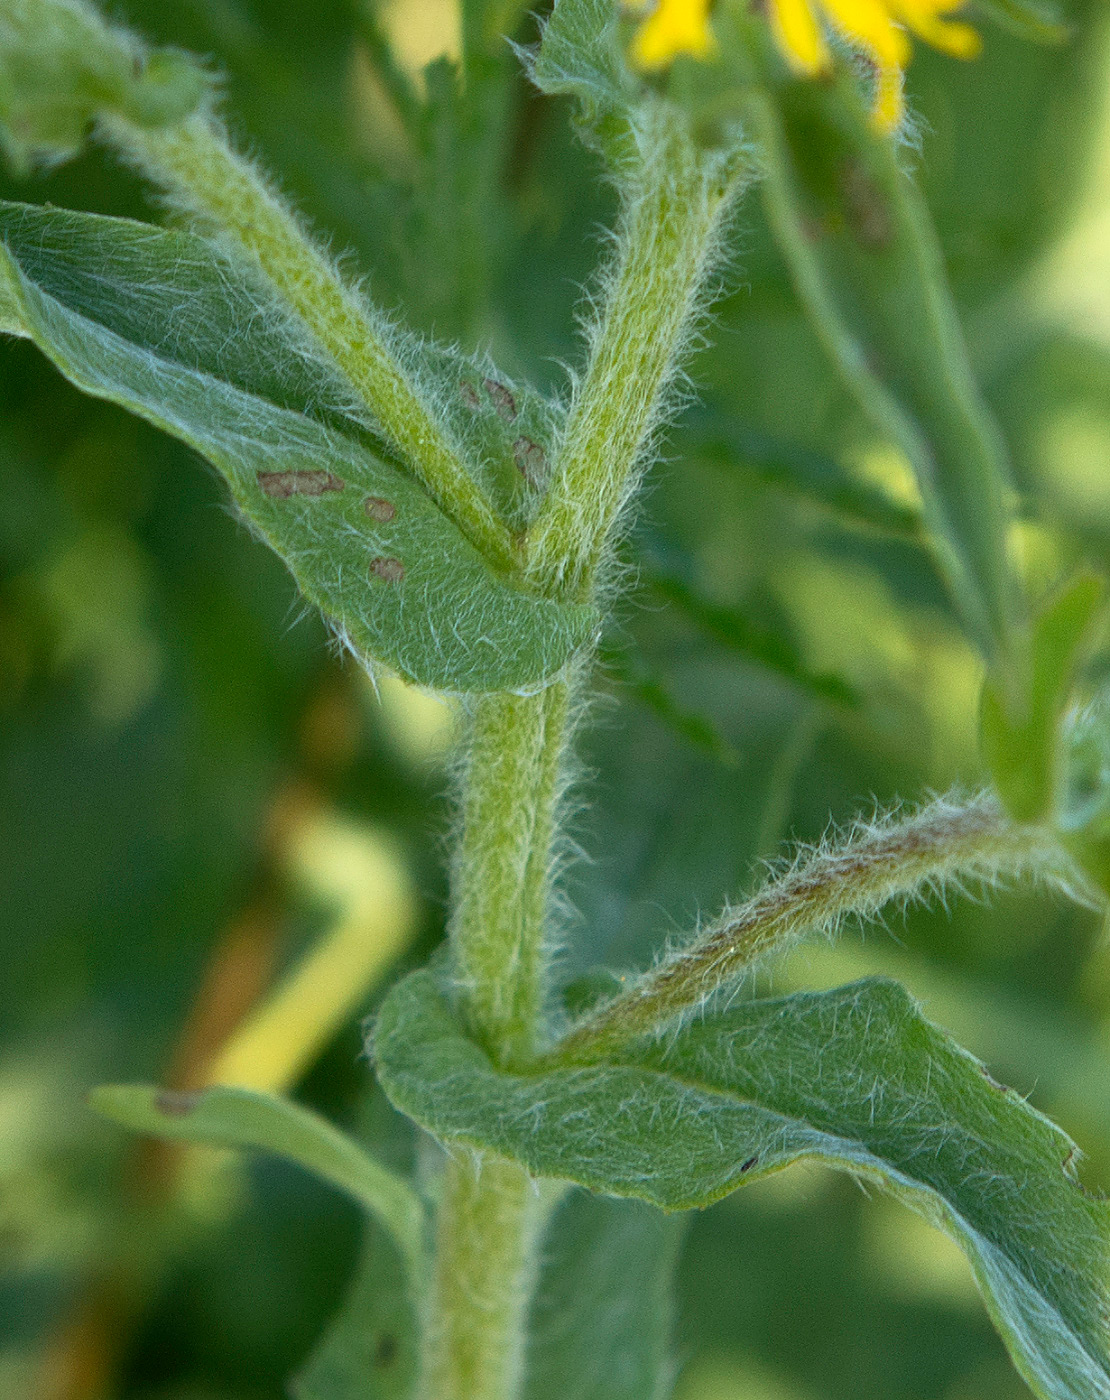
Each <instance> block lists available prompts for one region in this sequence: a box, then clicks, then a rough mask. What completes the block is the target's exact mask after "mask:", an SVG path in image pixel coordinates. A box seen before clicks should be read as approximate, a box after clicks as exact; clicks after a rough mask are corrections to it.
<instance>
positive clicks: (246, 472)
mask: <svg viewBox="0 0 1110 1400" xmlns="http://www.w3.org/2000/svg"><path fill="white" fill-rule="evenodd" d="M0 240H2V244H0V330H4V331H7V332H9V333H11V334H16V335H22V336H27V337H29V338H30V339H31V340H33V341H34V342H35V343H36V344H37V345H38V346H39V348H40V349H41V350H43V351H44V352H45V354H46V355H48V356H49V358H50V359H51V360H52V361H53V362H54V364H55V365H56V366H57V367H58V368H59V369H60V370H61V372H62V373H63V374H64V375H65V376H66V377H67V378H68V379H70V380H71V381H72V382H73V383H74V384H75V385H76V386H77V387H78V388H80V389H82V390H84V391H85V392H86V393H89V394H92V395H94V396H95V397H97V398H102V399H107V400H110V401H111V402H114V403H118V404H121V405H123V406H124V407H125V408H128V409H130V410H131V411H133V412H135V413H137V414H139V415H140V416H141V417H143V418H146V419H147V420H148V421H149V422H151V423H153V424H155V425H156V426H158V427H160V428H162V429H164V430H165V431H166V432H168V433H170V434H172V435H173V436H174V437H177V438H180V439H181V440H182V441H184V442H186V443H188V444H189V445H190V446H191V447H193V448H194V449H195V450H196V451H197V452H199V453H200V454H201V455H202V456H204V457H206V458H207V459H208V460H209V461H210V462H211V463H212V464H213V465H214V466H216V467H217V468H218V469H219V471H220V472H221V473H222V474H223V476H224V477H225V478H226V480H227V482H228V485H229V486H230V488H231V493H232V496H233V497H234V499H235V502H236V505H237V506H238V507H239V510H240V511H241V513H242V515H243V517H244V519H245V520H246V521H247V522H248V523H249V524H250V526H251V527H252V529H253V530H254V532H255V533H256V534H258V535H260V536H261V537H262V538H263V539H264V540H265V541H266V543H267V544H269V545H270V546H271V547H272V548H273V549H274V550H275V551H276V552H277V553H278V554H279V555H280V556H281V558H282V559H283V560H284V561H285V562H286V564H287V565H288V567H289V569H290V570H291V572H292V574H293V576H294V578H295V579H296V581H297V583H298V585H299V586H300V589H301V591H302V592H303V593H304V595H305V597H306V598H308V599H309V601H310V602H312V603H314V604H315V605H316V606H317V607H319V608H320V610H321V611H322V612H323V614H324V615H325V617H327V618H328V619H329V620H330V621H331V623H332V624H333V626H334V627H335V628H336V630H337V632H338V633H339V635H340V636H341V637H342V638H343V639H344V641H346V642H347V643H349V644H350V646H351V647H352V648H353V650H354V651H355V652H356V653H358V654H359V655H360V656H362V657H364V658H370V659H373V660H377V661H381V662H384V663H385V664H386V665H387V666H389V667H391V668H392V669H394V670H395V671H397V672H398V673H399V674H400V675H401V676H403V677H404V678H406V679H408V680H411V681H414V682H417V683H418V684H421V685H426V686H431V687H435V688H438V689H443V690H453V691H491V690H517V689H525V688H528V687H531V686H536V685H540V684H542V683H543V682H545V681H546V680H549V679H550V678H552V677H553V676H554V675H556V674H557V673H558V672H559V671H560V670H561V669H562V667H563V666H564V665H565V664H566V662H567V660H568V658H569V656H570V655H571V653H572V652H573V651H575V650H576V649H577V648H578V647H580V646H582V645H583V644H584V643H586V642H588V641H589V639H590V637H591V635H592V633H593V631H594V627H595V622H594V614H593V610H592V609H589V608H585V607H579V606H574V605H561V604H557V603H555V602H552V601H551V600H549V599H546V598H541V597H537V596H535V595H533V594H531V593H528V592H525V591H524V590H523V589H521V588H518V587H516V586H514V585H513V584H512V583H511V582H510V581H509V580H507V579H506V578H504V577H502V576H501V575H499V574H498V573H497V572H496V571H495V570H494V569H493V568H492V567H491V566H490V564H489V563H488V562H487V561H486V559H485V558H484V557H483V555H482V554H481V553H480V552H479V551H478V550H477V549H476V548H475V547H474V546H473V545H472V544H471V543H470V541H469V540H468V539H467V538H466V536H465V535H464V534H463V533H462V532H461V531H460V530H459V529H458V527H457V526H456V525H455V524H454V523H453V521H451V520H450V519H449V518H448V517H447V516H446V515H445V514H444V512H443V511H442V510H440V509H439V507H438V506H437V505H436V504H435V503H434V502H433V501H432V500H431V498H430V497H429V496H428V495H427V493H426V492H425V491H424V490H423V488H422V487H421V486H420V485H419V484H418V483H417V482H416V481H415V480H414V479H413V478H412V477H410V476H409V475H408V474H407V472H406V471H405V470H404V469H403V467H401V466H399V465H398V464H396V463H395V462H393V461H391V460H389V458H388V456H387V455H386V453H385V451H384V449H383V447H382V445H381V444H380V443H379V442H377V441H376V440H375V438H374V436H373V433H372V431H371V430H370V429H369V428H368V427H367V426H364V425H362V424H360V423H359V422H357V421H356V419H355V418H354V417H353V416H351V413H352V410H351V405H350V402H349V400H350V395H349V392H348V391H346V390H345V388H344V386H343V384H342V382H341V381H339V380H338V379H337V378H336V376H335V374H334V372H333V371H332V370H331V369H330V367H329V366H328V365H326V364H324V363H322V362H321V361H320V360H319V359H317V358H316V357H315V355H314V353H313V350H312V348H311V346H309V345H307V344H306V342H305V339H304V337H303V336H300V335H299V334H298V332H297V330H296V327H295V326H294V325H293V323H292V322H291V321H290V319H289V317H288V316H287V315H286V313H285V312H284V310H283V308H281V307H280V306H279V305H276V304H275V302H274V300H273V298H272V296H271V295H270V294H269V293H268V292H267V290H266V289H265V288H264V287H260V286H258V285H256V284H255V283H254V282H253V281H252V280H251V278H250V276H249V275H248V273H247V272H245V271H244V270H242V269H240V268H239V267H238V266H237V265H233V264H231V263H229V262H228V261H227V260H226V258H224V257H223V256H222V255H221V254H220V253H219V251H218V250H216V249H215V248H214V247H213V246H212V245H211V244H209V243H207V242H205V241H204V240H203V239H200V238H198V237H195V236H194V235H191V234H187V233H182V232H178V231H173V230H163V229H158V228H154V227H152V226H149V225H144V224H141V223H134V222H132V221H130V220H124V219H109V218H104V217H101V216H98V215H91V214H77V213H70V212H66V211H58V210H48V209H36V208H34V207H32V206H27V205H16V204H3V205H0Z"/></svg>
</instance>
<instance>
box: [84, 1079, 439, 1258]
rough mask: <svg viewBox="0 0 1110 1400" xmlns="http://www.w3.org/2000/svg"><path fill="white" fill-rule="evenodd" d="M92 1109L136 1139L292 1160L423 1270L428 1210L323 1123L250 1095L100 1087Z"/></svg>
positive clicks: (270, 1098) (306, 1112)
mask: <svg viewBox="0 0 1110 1400" xmlns="http://www.w3.org/2000/svg"><path fill="white" fill-rule="evenodd" d="M89 1103H90V1105H91V1107H92V1108H94V1109H95V1110H96V1112H97V1113H100V1114H103V1116H104V1117H105V1118H111V1119H112V1120H113V1121H114V1122H116V1123H122V1124H123V1126H124V1127H126V1128H131V1129H132V1130H133V1131H134V1132H138V1133H148V1134H151V1135H153V1136H155V1137H166V1138H176V1139H178V1140H180V1141H184V1142H199V1143H207V1144H209V1145H210V1146H214V1147H254V1148H262V1149H264V1150H265V1151H267V1152H276V1153H277V1154H278V1155H279V1156H281V1157H288V1158H289V1159H290V1160H291V1161H293V1162H296V1163H297V1164H298V1165H299V1166H302V1167H304V1168H305V1170H306V1171H310V1172H312V1173H313V1174H314V1175H316V1176H319V1177H321V1178H322V1179H323V1180H324V1181H328V1182H330V1183H331V1184H332V1185H333V1186H337V1187H338V1188H339V1189H340V1190H341V1191H345V1192H346V1193H347V1195H348V1196H350V1197H351V1198H352V1199H353V1200H354V1201H356V1202H357V1203H358V1204H359V1205H360V1206H362V1208H363V1209H364V1210H365V1211H367V1212H368V1213H369V1214H370V1215H372V1216H373V1217H374V1218H375V1219H377V1220H379V1221H380V1222H381V1223H382V1225H383V1226H385V1228H386V1229H387V1230H388V1231H389V1232H390V1234H391V1235H392V1237H393V1239H394V1241H395V1242H396V1244H397V1247H398V1248H399V1249H400V1251H401V1253H402V1256H403V1257H404V1259H405V1262H406V1264H407V1266H408V1268H409V1270H410V1271H411V1273H412V1276H413V1278H414V1279H420V1278H422V1276H423V1270H424V1207H423V1205H422V1204H421V1202H420V1198H419V1197H418V1196H417V1195H416V1193H415V1191H413V1189H412V1187H411V1186H409V1184H408V1182H406V1181H405V1180H404V1179H403V1178H402V1177H400V1176H398V1175H396V1173H394V1172H391V1171H389V1170H388V1169H387V1168H386V1167H383V1166H381V1164H380V1163H378V1162H376V1161H375V1160H374V1159H373V1158H372V1157H370V1156H368V1155H367V1153H365V1152H364V1151H363V1150H362V1148H361V1147H359V1146H358V1145H357V1143H355V1142H353V1141H352V1140H351V1139H350V1138H349V1137H346V1136H345V1135H344V1134H343V1133H341V1132H340V1131H339V1130H338V1128H334V1127H332V1125H331V1124H330V1123H329V1122H327V1120H326V1119H324V1118H321V1117H320V1116H319V1114H316V1113H313V1112H312V1111H311V1110H310V1109H307V1108H302V1107H301V1106H300V1105H299V1104H295V1103H290V1102H289V1100H288V1099H280V1098H277V1097H275V1096H274V1095H273V1094H258V1093H255V1092H254V1091H253V1090H250V1089H229V1088H222V1087H216V1088H211V1089H204V1090H201V1091H200V1092H198V1093H191V1094H182V1093H176V1092H173V1091H171V1090H166V1089H157V1088H154V1087H152V1086H150V1085H146V1084H103V1085H101V1086H100V1087H99V1088H97V1089H94V1090H93V1091H92V1093H91V1094H90V1096H89Z"/></svg>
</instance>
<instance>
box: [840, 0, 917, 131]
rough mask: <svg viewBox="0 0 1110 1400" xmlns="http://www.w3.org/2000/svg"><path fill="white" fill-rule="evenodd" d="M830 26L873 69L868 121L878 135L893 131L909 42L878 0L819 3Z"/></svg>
mask: <svg viewBox="0 0 1110 1400" xmlns="http://www.w3.org/2000/svg"><path fill="white" fill-rule="evenodd" d="M821 6H822V8H823V10H824V11H825V13H826V14H827V15H828V17H829V19H830V20H831V21H832V23H833V25H834V26H835V27H836V28H837V29H838V30H839V31H840V33H841V34H842V35H843V36H844V38H845V39H847V40H848V42H849V43H850V44H851V45H852V46H853V47H854V48H857V49H862V50H863V52H864V53H865V54H866V55H867V57H868V58H870V59H871V61H872V63H874V65H875V98H874V105H873V106H872V109H871V117H872V120H873V121H874V123H875V125H876V126H877V127H878V128H879V130H880V131H888V132H889V131H894V130H896V129H897V127H898V125H899V124H900V122H901V120H902V117H903V114H904V112H905V101H904V98H903V96H902V70H903V69H904V68H905V66H906V64H907V63H908V62H909V58H910V41H909V40H908V39H907V38H906V34H905V31H904V30H902V29H900V28H899V27H898V25H897V24H895V22H894V20H893V19H892V18H891V15H890V11H889V10H888V9H887V8H886V6H885V5H884V4H883V3H881V0H821Z"/></svg>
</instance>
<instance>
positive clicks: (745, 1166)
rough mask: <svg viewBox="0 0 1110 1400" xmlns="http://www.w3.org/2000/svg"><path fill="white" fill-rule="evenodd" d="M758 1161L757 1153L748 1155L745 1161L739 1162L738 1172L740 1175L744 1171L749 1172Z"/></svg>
mask: <svg viewBox="0 0 1110 1400" xmlns="http://www.w3.org/2000/svg"><path fill="white" fill-rule="evenodd" d="M758 1161H759V1157H758V1155H757V1156H755V1157H749V1158H748V1160H747V1161H746V1162H741V1163H740V1173H741V1175H743V1173H744V1172H750V1171H751V1169H752V1168H753V1167H754V1166H755V1165H756V1163H757V1162H758Z"/></svg>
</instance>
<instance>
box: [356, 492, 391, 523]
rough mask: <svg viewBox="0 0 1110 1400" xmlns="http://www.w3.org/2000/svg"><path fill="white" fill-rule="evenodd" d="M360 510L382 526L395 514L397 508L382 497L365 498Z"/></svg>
mask: <svg viewBox="0 0 1110 1400" xmlns="http://www.w3.org/2000/svg"><path fill="white" fill-rule="evenodd" d="M362 508H363V510H364V511H365V512H366V514H367V515H368V516H369V517H370V519H371V520H379V521H381V523H382V524H383V525H384V524H385V522H386V521H387V520H392V519H393V517H394V516H395V515H396V514H397V507H396V506H395V505H394V504H393V502H392V501H387V500H386V499H385V497H384V496H367V498H366V499H365V501H363V503H362Z"/></svg>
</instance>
